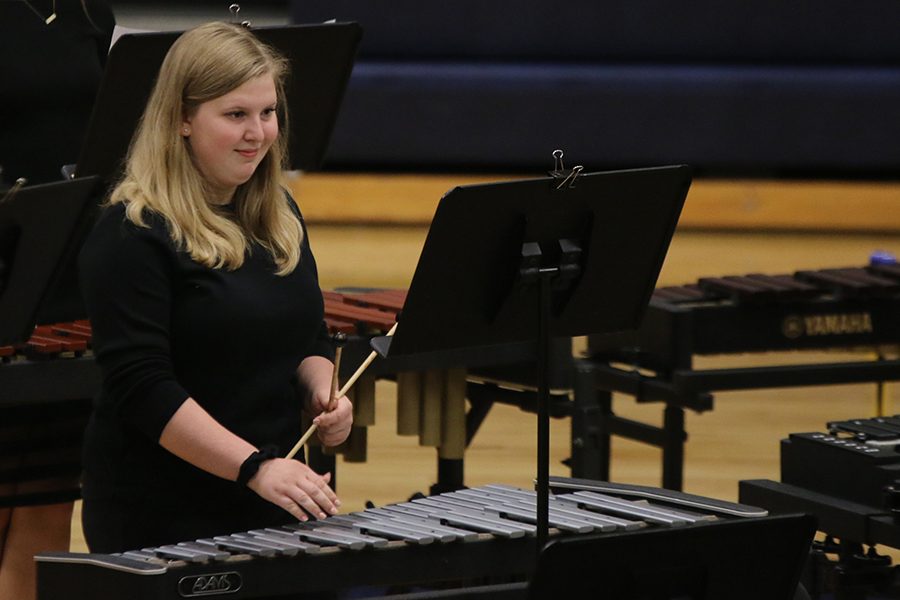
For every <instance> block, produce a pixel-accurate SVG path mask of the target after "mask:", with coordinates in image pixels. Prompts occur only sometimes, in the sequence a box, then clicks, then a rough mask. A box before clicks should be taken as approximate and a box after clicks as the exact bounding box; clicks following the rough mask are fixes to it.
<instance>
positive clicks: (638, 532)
mask: <svg viewBox="0 0 900 600" xmlns="http://www.w3.org/2000/svg"><path fill="white" fill-rule="evenodd" d="M551 485H552V486H553V487H554V489H555V490H556V492H557V494H558V496H557V497H556V500H555V502H554V506H555V508H554V511H555V512H554V517H553V518H554V519H555V520H554V523H555V524H556V526H557V527H559V528H560V529H559V530H554V533H553V537H554V539H560V540H566V539H573V538H579V539H584V540H591V539H597V540H598V541H599V540H606V541H610V540H611V539H622V540H624V539H626V537H627V538H628V539H629V540H632V541H633V542H634V544H636V545H637V546H638V547H641V546H642V545H646V544H652V543H653V540H654V539H655V538H654V536H655V535H658V534H662V535H663V536H666V537H668V536H669V534H677V538H678V539H677V540H673V541H676V542H677V544H680V545H679V546H677V547H678V548H680V549H685V548H686V547H688V546H691V545H692V544H693V543H694V542H693V541H692V540H694V539H695V538H696V537H697V536H701V537H702V536H710V535H712V536H717V539H719V540H722V541H723V542H724V541H725V540H727V539H730V538H729V536H730V535H731V533H732V532H735V533H736V530H735V527H738V528H739V529H741V530H743V531H748V532H750V533H752V532H753V531H756V532H759V531H763V530H765V531H769V532H771V531H778V532H783V534H784V536H785V537H784V540H781V538H780V536H781V535H782V533H779V534H778V535H775V536H774V537H775V538H778V540H775V539H772V540H767V541H765V543H768V544H773V543H774V544H777V545H779V546H785V547H788V546H789V547H790V550H789V552H790V554H791V557H790V560H785V559H783V558H774V557H772V558H771V559H770V560H773V561H775V560H777V561H779V563H784V564H779V567H778V569H779V570H780V569H784V570H785V572H787V571H791V570H796V572H797V573H799V567H800V565H801V564H802V560H803V554H804V553H805V549H806V547H808V544H809V540H810V539H811V538H812V534H813V529H814V528H813V526H812V524H811V522H808V521H809V519H808V518H807V517H805V516H800V515H780V516H770V515H767V513H766V511H764V510H760V509H758V508H756V507H752V506H746V505H740V504H735V503H731V502H723V501H719V500H714V499H710V498H704V497H701V496H693V495H690V494H681V493H678V492H670V491H668V490H660V489H657V488H649V487H645V486H630V485H621V484H614V483H607V482H591V481H586V480H574V479H568V478H553V481H552V482H551ZM523 496H524V497H525V498H527V500H522V498H523ZM473 498H477V499H480V500H478V501H477V503H478V504H480V505H483V506H482V509H480V510H483V511H484V512H480V510H479V511H475V510H473V509H471V508H465V506H467V505H468V504H470V503H471V500H472V499H473ZM498 500H499V503H497V501H498ZM535 501H536V494H535V493H534V492H528V491H525V490H519V489H517V488H513V487H510V486H497V485H489V486H485V487H484V488H473V489H470V490H466V491H463V492H456V493H450V494H444V495H442V496H439V497H436V498H431V497H429V498H422V499H419V500H415V501H413V502H407V503H401V504H398V505H388V506H386V507H384V508H382V509H378V510H376V511H375V513H371V511H366V512H369V514H370V515H372V514H377V513H379V512H380V513H382V514H385V513H387V514H388V515H390V516H396V515H398V511H399V514H403V513H405V512H406V511H410V510H413V512H415V511H416V509H417V507H430V508H426V509H423V510H426V511H428V512H430V513H431V514H432V515H433V517H431V518H434V519H435V521H432V522H433V523H437V522H438V521H440V522H442V523H443V522H444V520H445V519H449V525H450V526H453V527H456V528H457V529H456V530H455V531H456V533H457V534H463V535H462V536H460V535H457V536H451V537H455V539H449V538H448V539H447V540H445V541H438V540H437V539H435V540H434V541H431V542H428V543H417V542H410V543H407V542H403V541H400V540H399V539H395V540H392V541H389V542H385V540H384V539H381V540H380V541H378V540H377V538H371V539H372V541H373V542H376V541H378V544H379V545H370V544H367V545H366V546H365V547H363V545H362V544H358V545H357V546H356V549H355V550H354V549H347V548H342V549H338V548H337V547H336V546H331V545H325V546H320V547H319V548H317V549H316V550H315V553H312V554H309V553H306V552H305V551H303V550H301V551H300V552H299V553H297V551H296V550H294V551H293V552H291V553H289V555H282V554H281V553H280V552H278V551H273V550H271V549H270V550H267V551H266V553H263V554H261V553H260V552H259V550H260V549H261V547H260V546H254V544H253V543H252V542H251V541H243V542H241V545H237V546H236V545H235V543H234V542H233V541H229V540H232V539H233V538H235V536H221V538H220V537H216V538H215V540H217V541H219V544H221V545H222V548H230V550H231V552H222V551H221V548H220V549H218V550H217V551H216V552H217V553H218V554H222V556H217V557H216V558H212V557H211V556H210V557H209V558H202V560H192V559H191V557H189V556H188V555H186V554H185V552H188V553H190V552H196V551H197V548H200V547H202V548H204V549H206V550H205V552H206V553H207V554H209V553H210V552H209V548H210V547H211V546H210V545H209V544H208V543H207V544H197V543H195V542H188V543H187V544H180V545H178V546H177V547H176V546H175V545H169V546H163V547H160V548H155V549H154V548H148V549H144V550H140V551H135V552H127V553H122V554H119V555H101V554H79V553H65V552H48V553H42V554H40V555H38V556H37V557H36V560H37V572H38V599H39V600H63V599H64V598H70V597H73V596H74V597H78V598H85V599H90V600H112V599H113V598H121V597H128V598H133V599H135V600H170V599H174V598H178V597H193V596H201V595H202V596H207V595H208V596H224V597H233V598H248V599H249V598H254V599H262V598H267V599H274V598H287V597H291V598H294V597H297V596H296V595H297V594H298V593H301V592H302V594H306V593H315V592H324V591H337V590H348V589H352V588H356V587H360V586H398V585H399V586H409V585H414V586H415V585H426V586H432V587H433V586H435V585H438V586H448V587H449V588H453V589H456V590H458V591H462V590H465V589H466V588H468V587H469V586H486V585H488V584H496V583H497V582H504V583H509V582H525V581H528V580H529V578H530V577H531V575H532V573H533V572H534V569H535V555H536V548H535V543H536V540H537V538H536V537H535V535H534V527H533V525H529V523H533V522H534V507H535ZM526 506H530V508H526ZM576 507H577V508H576ZM588 507H593V508H590V509H589V508H588ZM507 511H513V512H512V513H507ZM610 511H611V512H610ZM529 514H530V518H529V517H528V515H529ZM362 515H363V513H353V514H351V515H348V516H346V517H329V518H330V519H338V520H340V519H344V520H345V521H347V520H350V521H353V522H356V523H359V522H364V523H367V524H370V523H373V522H380V523H384V521H380V520H379V517H372V516H370V517H369V518H364V517H363V516H362ZM501 517H503V518H501ZM616 517H621V518H619V519H617V518H616ZM373 518H374V519H375V521H372V520H370V519H373ZM402 518H404V519H405V518H408V517H406V516H403V517H402ZM479 519H488V520H490V521H491V523H487V522H483V523H482V525H481V527H483V528H484V529H483V531H484V533H474V532H475V531H478V529H477V527H479V526H478V525H476V524H475V523H476V522H477V521H478V520H479ZM504 519H509V520H504ZM622 519H625V520H622ZM467 522H468V523H467ZM801 522H802V525H801ZM587 523H592V525H591V526H586V525H587ZM601 523H602V525H601ZM613 523H615V524H613ZM791 523H793V525H790V524H791ZM307 525H312V526H313V528H315V527H317V526H318V525H319V524H318V523H311V524H307ZM322 525H324V526H327V525H328V519H325V521H323V522H322ZM470 525H475V527H476V529H472V527H471V526H470ZM510 525H512V526H513V527H512V529H508V527H509V526H510ZM796 526H800V530H798V529H797V528H796ZM495 527H499V528H500V530H496V529H495ZM504 528H506V529H507V531H506V533H505V534H504V533H501V530H503V529H504ZM529 528H530V531H531V533H528V531H529ZM748 528H749V529H748ZM289 529H290V531H300V532H302V531H308V529H307V526H299V529H295V528H291V526H289ZM516 529H518V531H515V530H516ZM466 530H468V531H466ZM788 530H791V531H792V533H788ZM801 530H802V531H801ZM267 531H268V530H267ZM448 531H450V530H448ZM488 531H493V532H494V533H487V532H488ZM363 532H365V529H363ZM247 533H250V534H253V533H254V532H247ZM797 534H800V535H797ZM268 535H270V536H271V535H272V534H268ZM280 535H281V536H284V535H285V534H284V533H282V534H280ZM297 535H300V536H301V537H300V538H294V535H293V534H291V535H288V537H289V538H291V539H294V542H295V543H296V542H297V541H298V540H299V539H305V538H303V537H302V533H300V534H297ZM371 535H378V534H377V533H371ZM435 535H437V534H435ZM755 535H756V537H759V534H758V533H757V534H755ZM632 536H640V537H632ZM237 537H238V538H239V539H240V540H254V539H256V540H261V539H271V540H272V541H274V540H275V539H281V540H282V543H284V542H283V540H284V538H283V537H278V534H276V535H275V537H274V538H254V537H246V536H244V535H243V534H238V536H237ZM312 539H316V538H315V537H313V538H312ZM210 541H211V540H210ZM333 541H334V540H332V542H333ZM257 543H261V544H263V546H262V547H263V548H264V547H265V542H262V541H258V542H257ZM316 543H317V544H321V542H316ZM345 545H346V544H345ZM606 545H607V547H609V546H608V544H606ZM245 546H246V547H245ZM276 546H277V545H276ZM801 546H802V547H801ZM272 547H275V546H272ZM289 547H290V546H287V547H285V546H282V548H289ZM734 551H735V553H737V554H736V555H735V556H738V555H742V553H746V552H751V553H755V554H756V555H759V554H760V553H759V552H756V551H755V549H752V548H735V549H734ZM173 552H175V554H173ZM688 554H691V553H688ZM701 554H702V553H701ZM175 556H178V557H179V558H178V559H176V558H174V557H175ZM735 556H732V559H731V560H732V561H733V562H736V561H738V560H739V559H737V558H735ZM164 557H166V558H164ZM195 558H196V557H195ZM763 560H766V559H765V557H763ZM788 563H789V564H788ZM665 564H667V563H665V562H664V561H663V562H662V563H661V564H660V565H657V566H661V567H664V566H665ZM640 567H641V568H646V567H647V565H643V564H641V565H640ZM654 568H655V567H654ZM544 575H547V573H544ZM551 575H552V574H551ZM586 576H589V575H586ZM701 578H702V577H701ZM788 578H790V575H788ZM794 581H796V579H794ZM789 583H790V582H789V581H785V582H783V585H789ZM483 589H484V588H483ZM785 589H787V588H785ZM508 591H510V592H519V595H517V596H514V597H525V596H524V593H522V592H524V591H525V588H524V586H514V588H513V589H510V590H508ZM301 597H302V596H301ZM448 597H451V596H448ZM460 597H461V596H460ZM484 597H491V596H484Z"/></svg>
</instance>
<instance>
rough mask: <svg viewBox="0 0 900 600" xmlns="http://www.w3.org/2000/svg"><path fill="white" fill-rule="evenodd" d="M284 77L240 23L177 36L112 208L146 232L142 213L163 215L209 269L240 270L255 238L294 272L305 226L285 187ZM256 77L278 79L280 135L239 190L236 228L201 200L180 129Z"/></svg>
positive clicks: (275, 57)
mask: <svg viewBox="0 0 900 600" xmlns="http://www.w3.org/2000/svg"><path fill="white" fill-rule="evenodd" d="M287 71H288V63H287V61H286V59H284V58H283V57H282V56H280V55H279V54H277V53H276V52H275V51H274V50H272V49H271V48H269V47H268V46H266V45H265V44H263V43H262V42H260V41H259V40H258V39H257V38H256V36H254V35H253V34H252V33H251V32H250V31H248V30H247V29H245V28H244V27H241V26H239V25H231V24H228V23H208V24H206V25H201V26H200V27H197V28H195V29H192V30H190V31H187V32H185V33H184V34H182V35H181V36H180V37H179V38H178V39H177V40H176V41H175V43H174V44H173V45H172V47H171V49H170V50H169V52H168V54H166V58H165V60H164V61H163V64H162V67H161V68H160V71H159V77H158V78H157V80H156V85H155V86H154V88H153V92H152V94H151V95H150V99H149V100H148V101H147V107H146V108H145V109H144V114H143V116H142V117H141V121H140V123H139V125H138V128H137V131H136V132H135V135H134V138H133V139H132V141H131V146H130V148H129V150H128V158H127V162H126V167H125V173H124V175H123V177H122V179H121V181H120V182H119V183H118V185H116V187H115V189H114V190H113V191H112V194H111V195H110V199H109V203H110V204H116V203H120V202H122V203H125V206H126V215H127V218H128V219H129V220H130V221H132V222H133V223H135V224H137V225H139V226H143V227H146V226H147V224H146V222H145V220H144V217H145V211H149V212H153V213H157V214H159V215H160V216H162V217H163V218H164V219H165V220H166V222H167V224H168V228H169V235H170V236H171V237H172V240H173V241H174V242H175V244H176V245H177V246H178V247H179V248H181V249H183V250H184V251H186V252H187V253H188V254H190V255H191V258H192V259H193V260H194V261H196V262H198V263H200V264H202V265H205V266H207V267H210V268H223V267H224V268H227V269H237V268H238V267H240V266H241V265H242V264H243V262H244V256H245V254H246V253H247V250H248V248H249V247H250V240H255V241H257V242H258V243H259V244H260V245H261V246H262V247H263V248H265V249H266V250H267V251H268V252H270V253H271V255H272V257H273V259H274V261H275V264H276V265H277V267H278V269H277V271H276V272H277V274H279V275H286V274H288V273H290V272H291V271H293V270H294V269H295V268H296V266H297V264H298V263H299V261H300V244H301V242H302V240H303V229H302V227H301V225H300V222H299V220H298V219H297V217H296V216H295V214H294V213H293V211H292V209H291V207H290V206H289V205H288V201H287V200H286V198H285V192H284V189H283V188H284V179H283V172H284V168H285V165H286V162H287V133H286V132H287V131H288V126H287V107H286V102H285V97H284V78H285V77H286V76H287ZM261 75H271V76H272V78H273V80H274V81H275V88H276V92H277V96H278V99H277V102H276V115H277V117H278V123H279V133H278V137H277V139H276V140H275V142H274V143H273V144H272V146H271V147H270V148H269V151H268V152H267V153H266V156H265V157H264V158H263V160H262V161H261V162H260V164H259V166H258V167H257V168H256V171H255V172H254V173H253V175H252V176H251V178H250V179H249V180H248V181H247V182H246V183H243V184H241V185H240V186H238V188H237V190H236V191H235V195H234V200H233V201H234V205H235V213H234V214H235V216H236V221H237V222H235V220H234V219H232V218H229V217H228V216H227V215H225V214H224V213H222V212H221V211H218V212H217V211H216V210H215V209H214V208H212V207H211V206H210V205H209V203H207V201H206V198H209V197H211V193H210V189H209V186H208V184H207V182H206V180H205V179H204V178H203V176H202V175H201V173H200V171H199V170H198V169H197V167H196V166H195V165H194V162H193V160H192V158H191V150H190V143H189V141H188V140H187V139H186V138H184V137H182V136H181V125H182V121H183V119H184V118H185V116H188V115H191V114H193V113H194V112H195V111H196V110H197V107H199V106H200V105H201V104H202V103H204V102H207V101H209V100H212V99H214V98H218V97H220V96H223V95H225V94H227V93H228V92H230V91H232V90H234V89H236V88H238V87H240V86H241V85H243V84H244V83H246V82H247V81H250V80H252V79H255V78H256V77H259V76H261Z"/></svg>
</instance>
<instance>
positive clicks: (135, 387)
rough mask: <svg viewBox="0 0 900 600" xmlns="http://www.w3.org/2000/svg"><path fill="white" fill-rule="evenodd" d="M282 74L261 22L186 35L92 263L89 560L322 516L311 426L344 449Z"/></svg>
mask: <svg viewBox="0 0 900 600" xmlns="http://www.w3.org/2000/svg"><path fill="white" fill-rule="evenodd" d="M286 68H287V67H286V63H285V61H284V59H283V58H281V57H280V56H278V55H277V54H276V53H275V52H274V51H272V50H271V49H269V48H268V47H266V46H265V45H263V44H261V43H260V42H259V41H258V40H257V39H256V38H255V36H253V34H252V33H251V32H249V31H248V30H246V29H244V28H242V27H240V26H237V25H229V24H223V23H219V24H208V25H204V26H201V27H198V28H196V29H194V30H191V31H189V32H187V33H185V34H183V35H182V36H181V37H180V38H179V39H178V40H177V41H176V42H175V44H174V45H173V46H172V48H171V50H170V51H169V53H168V55H167V56H166V59H165V61H164V63H163V65H162V67H161V69H160V74H159V78H158V81H157V83H156V86H155V88H154V91H153V93H152V95H151V97H150V99H149V101H148V104H147V107H146V109H145V112H144V115H143V118H142V121H141V123H140V126H139V128H138V131H137V132H136V134H135V137H134V139H133V141H132V146H131V149H130V151H129V156H128V160H127V166H126V171H125V174H124V177H123V179H122V181H121V182H120V183H119V184H118V186H117V187H116V188H115V189H114V190H113V192H112V194H111V197H110V200H109V205H108V206H107V207H106V209H105V211H104V213H103V214H102V216H101V217H100V219H99V221H98V223H97V225H96V227H95V229H94V231H93V232H92V234H91V237H90V239H89V240H88V242H87V243H86V245H85V247H84V249H83V250H82V253H81V257H80V267H81V280H82V288H83V293H84V296H85V302H86V304H87V307H88V313H89V316H90V319H91V323H92V325H93V330H94V340H95V342H94V343H95V353H96V360H97V362H98V364H99V365H100V367H101V369H102V373H103V388H102V392H101V395H100V397H99V399H98V402H97V404H96V408H95V411H94V414H93V416H92V419H91V423H90V425H89V427H88V430H87V433H86V440H85V452H84V464H85V472H84V481H83V495H84V508H83V525H84V531H85V537H86V539H87V542H88V545H89V546H90V549H91V550H92V551H95V552H114V551H123V550H128V549H134V548H141V547H145V546H151V545H159V544H165V543H172V542H178V541H185V540H189V539H194V538H200V537H208V536H211V535H219V534H225V533H229V532H235V531H242V530H246V529H252V528H256V527H265V526H272V525H276V524H281V523H286V522H290V521H296V520H298V519H299V520H307V519H308V518H309V517H310V516H311V517H313V518H324V517H325V516H327V515H328V514H333V513H335V512H337V510H338V507H339V505H340V502H339V501H338V499H337V497H336V496H335V494H334V493H333V491H332V490H331V489H330V488H329V487H328V482H329V475H328V474H325V475H319V474H317V473H315V472H313V471H312V470H311V469H310V468H309V467H307V466H306V465H305V464H303V463H302V462H299V461H297V460H286V459H283V458H278V456H279V455H280V453H281V454H283V453H284V452H286V451H287V450H289V449H290V448H291V446H292V445H293V443H294V442H295V441H296V440H297V439H298V438H299V437H300V435H301V434H302V431H301V424H300V414H301V410H306V411H308V412H309V413H310V414H311V415H312V416H313V417H314V420H315V422H316V423H317V424H318V432H319V437H320V439H321V440H322V442H323V443H324V444H325V445H336V444H339V443H341V442H343V441H344V440H345V439H346V437H347V435H348V434H349V431H350V425H351V421H352V407H351V406H350V402H349V401H348V400H347V399H346V398H344V397H342V398H340V399H339V400H338V402H337V406H336V408H334V409H333V410H331V411H326V407H327V406H328V400H329V393H330V381H331V375H332V370H333V365H332V362H331V360H330V355H331V348H330V345H329V343H328V339H327V337H326V332H325V328H324V323H323V312H322V311H323V306H322V295H321V291H320V290H319V286H318V280H317V274H316V266H315V261H314V259H313V256H312V254H311V252H310V249H309V245H308V243H307V240H306V235H305V228H304V226H303V223H302V220H301V218H300V215H299V212H298V211H297V209H296V207H295V205H294V204H293V202H292V201H291V200H290V199H289V198H288V197H287V195H286V193H285V191H284V188H283V187H282V186H281V173H282V163H283V161H284V158H285V147H286V142H285V138H286V135H285V134H286V124H285V120H286V116H285V101H284V94H283V85H282V82H283V78H284V76H285V72H286Z"/></svg>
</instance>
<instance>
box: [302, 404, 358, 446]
mask: <svg viewBox="0 0 900 600" xmlns="http://www.w3.org/2000/svg"><path fill="white" fill-rule="evenodd" d="M328 400H329V398H328V394H327V393H326V394H324V395H323V394H313V397H312V402H311V403H310V404H311V406H310V408H311V409H312V410H313V412H314V413H318V414H317V415H316V417H315V418H314V419H313V423H315V424H316V435H317V436H318V437H319V441H320V442H322V444H323V445H325V446H337V445H339V444H342V443H344V441H345V440H346V439H347V437H348V436H349V435H350V427H351V425H353V404H352V403H351V402H350V400H349V399H348V398H347V396H341V397H340V398H338V399H337V400H335V401H334V405H333V408H332V409H331V410H328Z"/></svg>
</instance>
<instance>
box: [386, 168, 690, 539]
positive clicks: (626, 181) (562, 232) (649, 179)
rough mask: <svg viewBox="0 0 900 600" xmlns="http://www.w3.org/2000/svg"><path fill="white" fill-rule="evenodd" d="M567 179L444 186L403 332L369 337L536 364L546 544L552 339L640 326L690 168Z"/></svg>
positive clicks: (399, 348)
mask: <svg viewBox="0 0 900 600" xmlns="http://www.w3.org/2000/svg"><path fill="white" fill-rule="evenodd" d="M570 175H571V173H570ZM576 178H577V182H578V185H573V184H574V183H575V180H576ZM565 179H566V177H564V180H565ZM568 179H569V181H568V183H567V184H566V185H565V186H563V187H560V185H559V184H560V181H559V180H558V178H557V177H554V176H552V175H551V176H550V177H544V178H539V179H532V180H524V181H511V182H504V183H493V184H483V185H471V186H462V187H457V188H455V189H453V190H451V191H450V192H448V193H447V194H446V195H445V196H444V197H443V198H442V199H441V201H440V203H439V205H438V208H437V211H436V213H435V215H434V219H433V220H432V223H431V227H430V228H429V231H428V236H427V238H426V240H425V245H424V247H423V249H422V254H421V256H420V257H419V262H418V265H417V266H416V271H415V273H414V275H413V279H412V282H411V283H410V287H409V291H408V293H407V297H406V301H405V303H404V306H403V311H402V318H401V319H400V321H399V325H398V327H397V331H396V332H395V334H394V336H393V337H390V338H387V337H382V338H375V339H373V340H372V346H373V348H374V349H375V350H376V351H378V352H379V354H381V355H382V356H384V357H388V358H390V359H391V360H392V364H394V365H395V367H396V368H397V369H398V370H402V369H422V368H449V367H453V366H466V367H471V366H480V365H485V364H493V365H497V364H503V363H504V362H505V363H512V362H520V363H521V362H525V361H532V360H536V361H537V369H538V370H539V373H540V384H539V387H540V390H539V392H540V396H541V400H540V402H541V407H542V408H541V410H540V411H539V417H538V430H539V431H538V438H539V441H538V444H539V448H538V480H539V484H538V488H539V489H538V503H539V510H538V538H537V542H538V546H537V551H538V552H539V551H540V550H541V548H542V547H543V544H544V542H545V541H546V538H547V529H548V526H547V521H548V506H549V502H548V498H547V495H548V487H549V486H548V483H547V480H548V477H547V474H548V472H549V465H548V463H549V416H548V411H547V408H546V407H547V404H548V398H549V390H548V389H547V388H548V386H547V373H548V372H549V364H548V363H549V360H550V352H549V350H548V346H549V342H550V340H551V339H552V338H553V337H555V336H558V337H569V336H580V335H586V334H588V333H601V332H614V331H624V330H631V329H636V328H637V327H638V326H639V324H640V321H641V318H642V317H643V314H644V312H645V310H646V307H647V304H648V302H649V301H650V295H651V294H652V292H653V288H654V287H655V285H656V280H657V277H658V276H659V271H660V269H661V268H662V263H663V259H664V258H665V255H666V251H667V249H668V246H669V242H670V240H671V238H672V234H673V233H674V230H675V225H676V223H677V221H678V216H679V214H680V212H681V207H682V205H683V203H684V199H685V197H686V195H687V191H688V188H689V187H690V169H689V168H688V167H686V166H671V167H658V168H651V169H635V170H629V171H612V172H606V173H590V174H582V173H581V172H580V170H579V172H578V174H577V175H571V177H568ZM535 312H537V313H538V314H537V315H536V314H535ZM536 317H537V318H536Z"/></svg>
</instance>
